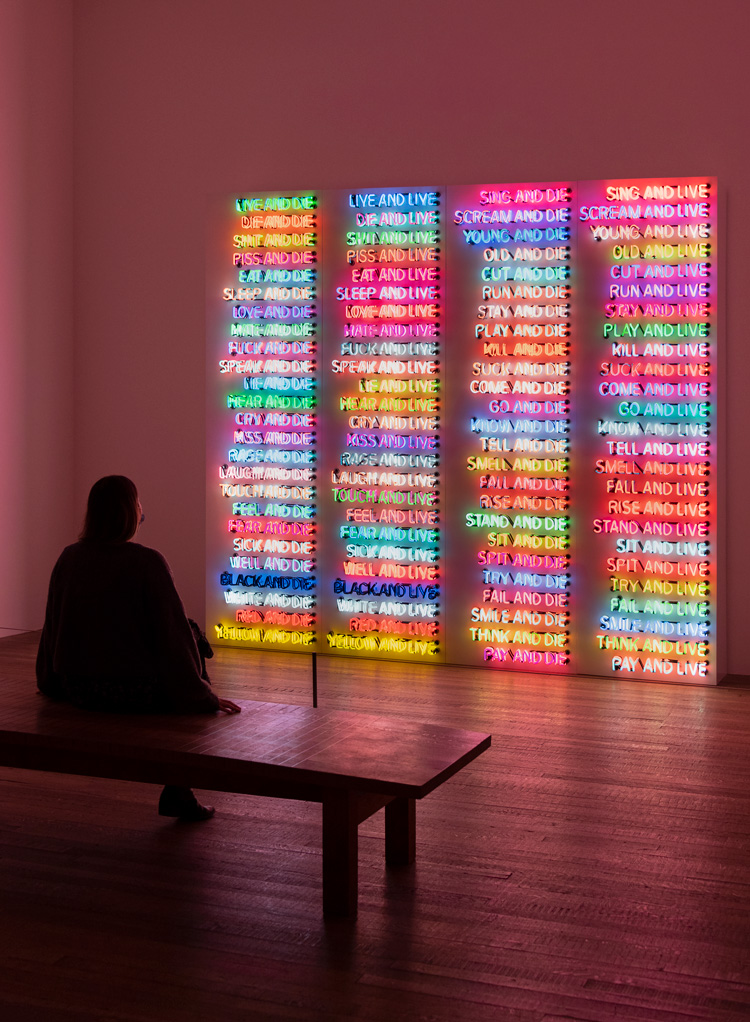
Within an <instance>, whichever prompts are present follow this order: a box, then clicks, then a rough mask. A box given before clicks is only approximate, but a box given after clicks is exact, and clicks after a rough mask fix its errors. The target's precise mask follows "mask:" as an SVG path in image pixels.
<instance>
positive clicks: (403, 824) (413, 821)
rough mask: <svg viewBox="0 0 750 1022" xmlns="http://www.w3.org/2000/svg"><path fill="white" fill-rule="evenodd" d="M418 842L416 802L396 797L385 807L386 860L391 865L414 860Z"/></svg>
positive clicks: (405, 863)
mask: <svg viewBox="0 0 750 1022" xmlns="http://www.w3.org/2000/svg"><path fill="white" fill-rule="evenodd" d="M416 844H417V817H416V802H415V800H414V799H413V798H394V799H393V801H392V802H389V803H388V805H387V806H386V807H385V861H386V863H387V864H388V865H389V866H408V865H409V863H411V862H414V857H415V855H416Z"/></svg>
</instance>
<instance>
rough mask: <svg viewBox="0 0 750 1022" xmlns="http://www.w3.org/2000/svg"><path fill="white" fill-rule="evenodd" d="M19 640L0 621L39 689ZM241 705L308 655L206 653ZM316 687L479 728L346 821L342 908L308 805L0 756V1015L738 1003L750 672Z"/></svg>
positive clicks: (125, 1017) (364, 664)
mask: <svg viewBox="0 0 750 1022" xmlns="http://www.w3.org/2000/svg"><path fill="white" fill-rule="evenodd" d="M33 658H34V637H33V636H12V637H10V638H5V639H1V640H0V685H1V684H2V679H3V678H7V677H18V676H19V672H21V674H22V675H23V676H25V677H28V679H29V684H30V685H32V684H33V681H32V679H33ZM210 666H211V674H212V677H213V678H214V684H215V686H216V688H217V690H218V691H220V693H221V694H223V695H227V696H229V697H230V698H231V697H232V696H237V697H239V698H244V699H259V700H268V701H272V702H289V703H304V704H308V703H309V702H310V698H311V688H310V661H309V658H306V657H303V656H295V655H284V654H260V653H251V654H243V653H239V652H236V651H228V650H225V651H217V657H216V659H215V660H214V661H212V663H211V665H210ZM318 690H319V702H320V705H321V707H326V708H329V709H347V710H356V711H360V712H366V713H380V714H384V715H393V716H400V717H406V718H409V719H414V720H419V721H425V722H433V723H439V724H448V725H451V726H454V727H460V728H465V729H468V730H475V731H488V732H492V734H493V745H492V748H491V749H490V750H489V751H488V752H486V753H485V754H484V755H483V756H481V757H479V759H477V760H476V761H475V762H473V763H471V764H469V766H467V767H466V768H465V769H464V770H463V771H461V772H460V773H459V774H457V775H456V776H455V777H453V778H451V779H450V780H449V781H447V782H446V783H445V784H444V785H443V786H442V787H440V788H439V789H438V790H437V791H435V792H433V793H432V794H431V795H429V796H428V797H427V798H426V799H424V800H423V801H421V802H420V803H419V804H418V806H417V861H416V863H415V864H414V866H413V867H405V868H402V869H396V870H388V871H386V869H385V864H384V841H383V814H382V813H379V814H377V816H375V817H373V818H372V819H370V820H368V821H366V822H365V823H363V824H362V825H361V827H360V842H359V844H360V868H359V876H360V897H359V916H358V918H357V919H356V921H353V922H352V921H346V920H335V921H331V920H324V919H323V917H322V915H321V911H320V878H321V832H320V812H321V810H320V806H318V805H312V804H305V803H295V802H281V801H274V800H270V799H263V798H249V797H244V796H238V795H227V794H216V795H211V796H208V795H207V796H206V797H207V798H208V797H210V799H211V801H213V802H215V804H216V806H217V815H216V817H215V819H214V820H212V821H210V822H209V823H206V824H202V825H195V826H184V825H179V824H175V823H173V822H171V821H166V820H163V819H160V818H159V817H158V816H156V813H155V801H156V794H157V792H156V789H155V788H154V787H153V786H151V785H145V784H132V783H124V782H123V783H120V782H115V781H106V780H97V779H92V778H82V777H69V776H59V775H53V774H41V773H34V772H31V771H21V770H10V769H4V770H1V771H0V951H2V954H0V1019H2V1020H3V1022H94V1020H96V1022H99V1020H106V1022H209V1020H210V1022H225V1020H226V1022H235V1020H238V1022H239V1020H243V1022H244V1020H251V1022H255V1020H259V1022H264V1020H266V1019H268V1020H295V1022H296V1020H300V1022H307V1020H311V1022H329V1020H330V1022H339V1020H341V1022H344V1020H347V1022H348V1020H355V1019H356V1020H362V1022H386V1020H388V1022H390V1020H399V1022H400V1020H404V1022H406V1020H407V1019H408V1020H410V1022H411V1020H416V1022H463V1020H466V1022H490V1020H492V1022H494V1020H504V1019H509V1020H518V1022H563V1020H564V1022H609V1020H617V1022H691V1020H703V1022H730V1020H732V1022H734V1020H747V1019H748V1018H750V751H749V750H750V687H748V686H746V685H731V686H726V687H724V686H722V687H719V688H710V689H704V688H695V687H692V686H684V687H683V686H667V685H653V686H652V685H645V684H640V683H637V682H620V681H613V680H611V679H608V680H597V679H589V678H569V679H565V678H559V677H545V678H541V677H538V676H532V675H521V674H500V673H491V672H484V671H473V670H470V669H467V668H433V667H421V666H418V667H413V666H409V667H407V668H404V667H399V666H398V665H395V664H378V663H375V662H373V661H364V660H363V661H358V660H351V659H343V658H341V659H335V658H328V657H321V658H320V659H319V661H318Z"/></svg>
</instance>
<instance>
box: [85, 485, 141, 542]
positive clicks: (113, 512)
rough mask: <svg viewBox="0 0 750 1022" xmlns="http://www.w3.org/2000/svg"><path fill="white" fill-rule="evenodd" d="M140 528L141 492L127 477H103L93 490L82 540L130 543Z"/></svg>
mask: <svg viewBox="0 0 750 1022" xmlns="http://www.w3.org/2000/svg"><path fill="white" fill-rule="evenodd" d="M137 528H138V491H137V490H136V488H135V483H134V482H133V481H132V480H131V479H128V477H127V476H104V478H103V479H99V480H98V482H95V483H94V485H93V486H92V487H91V492H90V493H89V500H88V504H87V505H86V518H85V519H84V523H83V531H82V532H81V536H80V538H81V539H86V540H91V541H92V542H95V543H127V541H128V540H129V539H132V538H133V536H134V535H135V530H136V529H137Z"/></svg>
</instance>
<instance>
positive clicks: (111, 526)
mask: <svg viewBox="0 0 750 1022" xmlns="http://www.w3.org/2000/svg"><path fill="white" fill-rule="evenodd" d="M143 519H144V515H143V509H142V507H141V502H140V500H139V499H138V491H137V490H136V487H135V484H134V483H133V482H132V481H131V480H130V479H128V478H127V477H126V476H117V475H113V476H105V477H104V478H102V479H99V480H98V482H96V483H94V485H93V486H92V488H91V492H90V493H89V497H88V504H87V508H86V518H85V521H84V525H83V531H82V532H81V535H80V539H79V541H78V542H77V543H73V544H72V545H71V546H68V547H66V548H65V549H64V550H63V552H62V553H61V554H60V557H59V558H58V560H57V563H56V564H55V566H54V568H53V569H52V576H51V578H50V584H49V592H48V596H47V609H46V614H45V620H44V627H43V629H42V635H41V639H40V641H39V651H38V653H37V660H36V677H37V685H38V687H39V691H40V692H42V693H43V694H44V695H46V696H49V697H50V698H52V699H61V700H65V701H67V702H70V703H72V704H73V705H75V706H79V707H81V708H84V709H90V710H105V711H109V712H114V713H212V712H215V711H217V710H219V711H223V712H224V713H239V712H240V707H239V706H237V704H236V703H233V702H232V701H231V700H230V699H223V698H222V697H220V696H218V695H216V693H215V692H214V691H213V689H212V688H211V683H210V681H209V678H208V673H207V671H206V666H205V657H206V656H208V657H211V656H213V653H212V651H211V647H210V646H209V644H208V640H207V639H206V638H205V636H204V635H202V633H201V631H200V629H199V628H198V625H197V624H196V623H195V622H194V621H190V620H189V619H188V618H187V616H186V614H185V610H184V608H183V605H182V601H181V600H180V597H179V595H178V593H177V589H176V588H175V584H174V581H173V579H172V573H171V571H170V569H169V565H168V564H167V562H166V560H165V559H164V557H163V556H162V555H161V554H160V553H159V552H158V551H157V550H153V549H151V548H150V547H146V546H142V545H141V544H140V543H135V542H133V538H134V536H135V535H136V533H137V531H138V528H139V526H140V525H141V523H142V522H143ZM199 647H200V648H199ZM159 813H160V815H162V816H172V817H177V818H179V819H181V820H207V819H210V817H211V816H213V814H214V809H213V807H212V806H203V805H201V804H200V803H199V802H198V800H197V799H196V797H195V795H194V794H193V792H192V790H191V789H190V788H185V787H180V786H177V785H168V786H167V787H165V788H164V790H163V791H162V793H161V797H160V799H159Z"/></svg>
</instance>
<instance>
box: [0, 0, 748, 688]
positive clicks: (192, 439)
mask: <svg viewBox="0 0 750 1022" xmlns="http://www.w3.org/2000/svg"><path fill="white" fill-rule="evenodd" d="M73 9H74V39H75V51H74V54H75V55H74V125H75V128H74V136H73V141H74V153H75V173H74V208H75V239H74V240H75V243H74V250H75V259H74V269H75V284H74V292H73V294H74V309H75V356H74V357H75V361H74V365H75V374H76V379H75V388H74V399H75V417H74V420H73V429H74V437H75V458H74V460H70V461H69V462H68V463H69V464H72V466H73V469H72V471H73V473H74V482H75V503H76V506H77V508H80V506H81V505H82V502H83V499H84V497H85V493H86V490H87V489H88V486H89V485H90V484H91V482H92V481H93V480H94V479H96V478H97V477H98V476H99V475H102V474H104V473H107V472H124V473H127V474H130V475H132V476H133V477H134V478H135V479H136V481H137V483H138V485H139V488H140V490H141V493H142V497H143V503H144V506H145V509H146V514H147V523H146V526H145V527H144V531H143V534H142V539H143V541H144V542H146V543H149V544H153V545H154V546H157V547H159V548H160V549H162V550H163V551H164V553H165V554H166V556H167V557H168V559H169V560H170V562H171V564H172V566H173V568H174V572H175V576H176V579H177V583H178V586H179V587H180V589H181V591H182V593H183V595H184V598H185V602H186V604H187V607H188V609H189V611H191V612H192V613H193V614H196V615H197V616H200V615H201V612H202V605H203V589H204V494H203V488H204V465H203V461H204V439H205V437H204V258H203V251H204V222H205V207H206V202H207V198H208V196H209V195H212V194H216V193H219V194H221V193H224V194H232V193H234V192H236V191H242V192H247V191H249V190H252V189H262V188H266V187H270V188H287V187H288V188H293V187H300V188H307V187H315V188H327V187H346V186H353V185H356V186H359V187H364V186H367V185H378V184H381V185H382V184H430V183H441V184H442V183H445V184H450V183H460V182H472V181H533V180H535V179H539V178H547V179H551V180H560V179H566V178H578V179H588V178H607V177H627V176H638V177H644V176H651V175H653V176H665V175H694V174H695V175H699V174H711V175H716V176H717V177H718V178H719V179H720V181H721V182H722V184H723V186H724V188H725V189H726V194H727V197H728V211H729V217H728V227H727V230H726V236H727V251H726V254H727V262H726V282H727V291H728V295H729V300H728V305H727V323H728V331H727V337H728V348H727V350H728V355H727V364H728V368H729V372H728V386H727V394H726V408H727V413H728V421H729V430H728V441H727V449H728V457H729V466H730V471H729V472H728V498H729V499H728V516H727V524H726V531H725V535H726V538H727V542H728V549H729V557H728V563H727V583H728V593H729V600H728V607H729V612H728V614H729V616H728V621H729V647H728V651H729V661H728V669H729V670H730V671H732V672H735V673H749V674H750V647H746V646H745V645H744V643H743V641H742V639H743V636H744V633H745V630H746V626H745V621H744V616H745V614H744V600H743V595H744V590H745V579H746V577H747V576H748V574H750V540H749V539H748V537H747V534H746V531H745V529H744V520H745V508H746V506H747V505H748V503H749V501H750V479H749V478H748V476H747V474H746V472H745V464H746V461H747V458H746V456H745V451H744V441H745V438H746V437H747V436H750V401H748V399H747V396H746V384H745V376H746V372H747V369H748V363H749V362H750V356H749V355H748V354H747V347H746V344H745V340H744V336H743V330H742V323H743V321H744V313H743V310H744V309H746V306H747V304H748V302H750V289H748V288H747V286H746V285H745V281H744V279H743V278H744V274H745V273H746V272H748V266H747V259H746V256H745V250H744V238H745V236H746V235H747V234H748V228H749V227H750V222H749V221H750V200H749V197H748V188H747V168H748V166H749V165H750V140H749V139H748V136H747V133H746V131H745V130H744V122H745V116H746V110H747V109H748V101H749V100H750V77H749V76H748V75H747V71H746V66H747V64H746V53H745V47H746V40H747V38H748V30H750V5H747V4H745V3H744V2H742V0H714V2H713V3H712V4H705V3H704V2H702V0H679V2H678V0H628V3H623V4H619V5H618V4H615V3H609V2H606V3H602V2H601V0H589V2H581V0H571V2H569V3H567V4H561V3H559V0H536V2H535V3H533V4H528V5H524V4H518V3H510V2H506V0H461V2H450V3H448V2H441V0H377V2H372V3H352V2H351V0H317V2H316V3H310V2H309V0H306V2H301V0H288V2H286V3H283V4H271V3H268V4H261V3H258V2H249V0H212V2H210V3H209V2H204V0H179V2H178V0H125V2H120V3H114V2H101V0H74V3H73ZM25 393H28V391H27V392H25ZM66 435H67V434H65V432H63V435H62V437H61V445H62V447H63V448H65V445H66V443H67V440H66ZM68 454H69V452H67V451H66V450H61V451H60V456H61V458H62V459H64V458H65V457H67V456H68ZM15 513H17V514H18V513H19V512H15ZM37 520H38V519H34V521H37ZM50 563H51V561H50ZM47 567H48V566H47ZM37 598H38V594H37Z"/></svg>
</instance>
